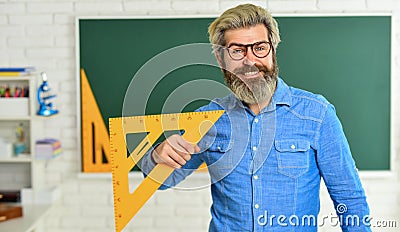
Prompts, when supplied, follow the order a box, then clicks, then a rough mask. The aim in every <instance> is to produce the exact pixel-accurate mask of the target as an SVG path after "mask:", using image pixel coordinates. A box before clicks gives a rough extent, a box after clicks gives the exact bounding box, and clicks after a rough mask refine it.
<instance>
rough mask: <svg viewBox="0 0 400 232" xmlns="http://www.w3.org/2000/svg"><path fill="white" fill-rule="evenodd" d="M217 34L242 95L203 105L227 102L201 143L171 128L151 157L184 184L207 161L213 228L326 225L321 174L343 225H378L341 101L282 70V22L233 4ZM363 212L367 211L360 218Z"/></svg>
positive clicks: (213, 35) (221, 57) (221, 56)
mask: <svg viewBox="0 0 400 232" xmlns="http://www.w3.org/2000/svg"><path fill="white" fill-rule="evenodd" d="M209 35H210V41H211V43H212V44H213V46H214V51H215V56H216V58H217V60H218V63H219V64H220V66H221V69H222V71H223V73H224V78H225V82H226V84H227V86H228V87H229V88H230V89H231V90H232V92H233V94H230V95H228V96H227V97H225V98H223V99H216V100H214V101H212V102H211V103H210V104H209V105H207V106H204V107H202V108H200V109H199V111H210V110H221V109H223V110H225V113H224V115H223V116H221V118H220V119H219V120H218V121H217V122H216V123H215V125H214V127H213V128H212V129H211V130H210V131H209V132H208V133H207V134H206V135H205V136H204V138H203V139H202V140H201V141H200V142H199V143H198V144H197V145H192V144H190V143H188V142H186V141H185V140H184V139H183V138H182V137H181V136H180V135H173V136H170V137H169V138H168V139H167V140H166V141H164V142H163V143H161V144H160V145H158V146H157V147H156V148H155V149H154V150H153V151H152V152H151V153H150V155H147V156H146V157H145V158H144V159H143V162H142V170H143V172H144V173H149V171H150V170H151V169H152V168H153V167H154V166H155V165H156V164H157V163H158V164H165V165H169V166H171V167H174V168H176V170H175V171H174V173H173V174H172V175H171V176H170V177H169V178H168V179H167V181H166V182H165V183H164V185H163V186H162V188H164V189H165V188H168V187H170V186H174V185H176V184H178V183H179V182H180V181H182V180H183V179H184V178H185V177H186V176H188V175H189V174H191V173H192V172H193V171H194V170H195V169H196V168H198V167H199V165H200V164H201V163H202V162H206V163H207V166H208V170H209V173H210V176H211V181H212V185H211V193H212V199H213V204H212V206H211V215H212V220H211V222H210V228H209V231H317V229H318V222H317V215H318V212H319V189H320V181H321V177H322V178H323V179H324V181H325V184H326V186H327V188H328V191H329V193H330V196H331V198H332V200H333V203H334V205H335V209H336V210H337V212H338V217H339V219H340V220H341V227H342V230H343V231H370V228H369V227H368V225H369V224H368V223H369V220H370V218H369V216H368V215H369V208H368V205H367V202H366V197H365V193H364V190H363V188H362V186H361V183H360V179H359V177H358V174H357V170H356V167H355V164H354V161H353V159H352V156H351V153H350V149H349V146H348V143H347V141H346V138H345V135H344V133H343V130H342V127H341V124H340V122H339V120H338V118H337V116H336V114H335V109H334V107H333V106H332V105H331V104H330V103H329V102H328V101H327V100H326V99H325V98H323V97H322V96H319V95H315V94H312V93H309V92H306V91H303V90H300V89H296V88H293V87H289V86H288V85H286V83H285V82H284V81H283V80H282V79H280V78H278V66H277V61H276V49H277V47H278V44H279V42H280V38H279V30H278V25H277V22H276V21H275V20H274V19H273V18H272V16H271V15H270V14H269V13H268V12H267V11H266V10H265V9H263V8H261V7H257V6H254V5H251V4H245V5H239V6H237V7H235V8H232V9H229V10H227V11H225V12H224V13H223V14H222V15H221V16H220V17H219V18H217V19H216V20H215V21H214V22H213V23H212V24H211V25H210V26H209ZM357 218H358V219H357Z"/></svg>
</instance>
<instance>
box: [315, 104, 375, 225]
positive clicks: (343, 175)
mask: <svg viewBox="0 0 400 232" xmlns="http://www.w3.org/2000/svg"><path fill="white" fill-rule="evenodd" d="M317 146H318V149H317V162H318V166H319V169H320V172H321V176H322V178H323V179H324V181H325V184H326V186H327V188H328V192H329V194H330V197H331V199H332V200H333V203H334V206H335V210H336V212H337V214H338V217H339V220H340V221H341V227H342V230H343V231H371V229H370V227H369V223H368V222H369V221H368V220H369V219H370V218H369V213H370V212H369V207H368V204H367V201H366V196H365V192H364V189H363V187H362V185H361V181H360V178H359V176H358V172H357V168H356V166H355V162H354V160H353V157H352V155H351V151H350V147H349V144H348V142H347V139H346V137H345V134H344V132H343V128H342V125H341V123H340V121H339V119H338V117H337V116H336V112H335V109H334V107H333V106H332V105H328V107H327V110H326V113H325V117H324V119H323V121H322V124H321V127H320V130H319V138H318V139H317ZM366 220H367V221H366Z"/></svg>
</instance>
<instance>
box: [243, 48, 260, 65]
mask: <svg viewBox="0 0 400 232" xmlns="http://www.w3.org/2000/svg"><path fill="white" fill-rule="evenodd" d="M256 60H257V57H256V56H255V55H254V53H253V51H252V50H251V47H247V51H246V56H245V57H244V59H243V63H244V64H246V65H254V64H255V63H256Z"/></svg>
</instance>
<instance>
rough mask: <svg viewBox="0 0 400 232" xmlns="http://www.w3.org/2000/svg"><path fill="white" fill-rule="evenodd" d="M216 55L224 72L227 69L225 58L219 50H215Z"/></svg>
mask: <svg viewBox="0 0 400 232" xmlns="http://www.w3.org/2000/svg"><path fill="white" fill-rule="evenodd" d="M214 55H215V58H216V59H217V62H218V64H219V67H220V68H221V70H222V71H224V69H226V67H225V66H226V65H225V61H224V58H223V57H222V54H221V52H219V51H218V50H215V51H214Z"/></svg>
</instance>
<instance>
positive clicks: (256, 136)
mask: <svg viewBox="0 0 400 232" xmlns="http://www.w3.org/2000/svg"><path fill="white" fill-rule="evenodd" d="M261 118H262V117H261V114H259V115H256V116H255V117H254V119H253V121H252V123H251V135H250V136H251V137H250V141H251V142H250V149H251V164H250V170H249V171H250V174H251V186H252V198H253V207H252V211H253V228H254V231H256V230H257V229H259V228H260V226H258V224H257V218H258V216H259V215H260V214H261V212H262V208H263V207H262V196H261V195H262V191H261V190H262V189H261V180H260V176H258V174H257V172H258V170H255V169H254V166H255V164H254V162H256V159H254V157H256V153H257V152H258V150H259V149H258V146H259V145H260V139H261V138H260V133H261V123H262V122H261Z"/></svg>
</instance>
